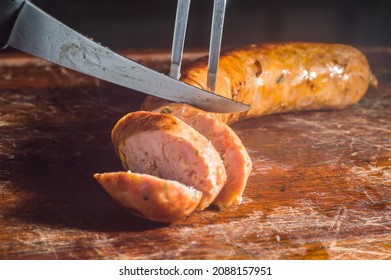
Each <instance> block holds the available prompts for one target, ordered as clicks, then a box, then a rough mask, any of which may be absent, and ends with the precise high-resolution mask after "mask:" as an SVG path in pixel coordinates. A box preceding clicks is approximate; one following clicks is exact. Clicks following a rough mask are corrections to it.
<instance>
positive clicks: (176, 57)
mask: <svg viewBox="0 0 391 280" xmlns="http://www.w3.org/2000/svg"><path fill="white" fill-rule="evenodd" d="M190 1H191V0H178V4H177V11H176V17H175V26H174V36H173V42H172V50H171V66H170V76H171V77H172V78H174V79H179V78H180V75H181V74H180V73H181V65H182V57H183V49H184V43H185V34H186V27H187V21H188V17H189V7H190ZM226 3H227V0H214V3H213V16H212V27H211V33H210V43H209V58H208V74H207V87H208V89H209V90H210V91H212V92H214V91H215V89H216V78H217V71H218V64H219V58H220V50H221V41H222V36H223V26H224V15H225V8H226Z"/></svg>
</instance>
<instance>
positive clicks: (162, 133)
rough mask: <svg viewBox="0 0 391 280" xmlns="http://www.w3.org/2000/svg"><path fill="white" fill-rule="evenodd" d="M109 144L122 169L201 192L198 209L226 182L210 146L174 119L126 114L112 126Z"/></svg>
mask: <svg viewBox="0 0 391 280" xmlns="http://www.w3.org/2000/svg"><path fill="white" fill-rule="evenodd" d="M112 140H113V143H114V147H115V148H116V151H117V154H118V155H119V157H120V159H121V161H122V163H123V165H124V167H125V169H127V170H131V171H133V172H137V173H145V174H150V175H153V176H157V177H160V178H163V179H168V180H175V181H178V182H180V183H183V184H185V185H188V186H192V187H194V188H196V189H197V190H199V191H201V192H202V193H203V195H202V199H201V202H200V204H199V205H198V209H201V210H202V209H205V208H206V207H208V206H209V205H210V204H211V203H212V202H213V201H214V200H215V198H216V196H217V195H218V194H219V192H220V190H221V189H222V187H223V186H224V184H225V182H226V180H227V175H226V171H225V168H224V165H223V162H222V160H221V158H220V156H219V154H218V153H217V151H216V149H215V148H214V147H213V145H212V144H211V143H210V142H209V141H208V140H207V139H206V138H205V137H204V136H202V135H201V134H200V133H198V132H197V131H196V130H194V129H193V128H191V127H190V126H189V125H187V124H186V123H184V122H182V121H181V120H179V119H178V118H176V117H174V116H171V115H167V114H159V113H151V112H144V111H138V112H134V113H130V114H128V115H126V116H125V117H123V118H122V119H120V120H119V121H118V123H117V124H116V125H115V127H114V128H113V130H112Z"/></svg>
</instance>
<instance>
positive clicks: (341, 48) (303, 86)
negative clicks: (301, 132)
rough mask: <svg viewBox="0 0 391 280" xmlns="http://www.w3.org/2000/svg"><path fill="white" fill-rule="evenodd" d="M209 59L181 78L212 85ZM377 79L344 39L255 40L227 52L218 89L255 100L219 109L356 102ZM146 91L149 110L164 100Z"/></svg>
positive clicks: (251, 113)
mask: <svg viewBox="0 0 391 280" xmlns="http://www.w3.org/2000/svg"><path fill="white" fill-rule="evenodd" d="M206 76H207V59H206V58H202V59H199V60H197V61H195V62H193V63H191V64H190V65H188V67H187V68H186V69H185V70H184V72H183V73H182V78H181V79H182V80H183V81H184V82H186V83H188V84H191V85H194V86H196V87H199V88H203V89H207V86H206ZM370 83H371V84H374V85H376V83H377V81H376V78H375V77H374V76H372V75H371V72H370V67H369V64H368V61H367V59H366V57H365V56H364V55H363V54H362V53H361V52H360V51H359V50H357V49H355V48H353V47H351V46H347V45H339V44H320V43H283V44H263V45H251V46H249V47H247V48H244V49H239V50H232V51H227V52H224V53H222V55H221V57H220V62H219V72H218V75H217V83H216V93H217V94H219V95H222V96H225V97H228V98H231V99H234V100H237V101H240V102H244V103H247V104H250V105H251V109H250V110H248V111H246V112H243V113H235V114H219V115H218V116H219V118H221V119H222V120H223V121H225V122H227V123H229V124H232V123H234V122H236V121H238V120H240V119H244V118H253V117H259V116H263V115H267V114H273V113H280V112H292V111H303V110H320V109H341V108H344V107H346V106H348V105H351V104H354V103H356V102H357V101H359V100H360V98H361V97H362V96H363V95H364V94H365V92H366V91H367V88H368V85H369V84H370ZM162 105H163V104H162V101H160V100H158V99H157V98H152V97H147V98H146V100H145V102H144V103H143V105H142V108H143V109H144V110H151V109H154V108H156V107H160V106H162Z"/></svg>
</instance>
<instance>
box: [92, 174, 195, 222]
mask: <svg viewBox="0 0 391 280" xmlns="http://www.w3.org/2000/svg"><path fill="white" fill-rule="evenodd" d="M94 178H95V179H96V180H97V181H98V182H99V183H100V184H101V185H102V187H103V188H104V189H105V190H106V191H107V192H108V193H109V194H110V195H111V197H112V198H113V199H114V200H115V201H116V202H117V203H119V204H120V205H121V206H122V207H124V208H125V209H126V210H128V211H130V212H131V213H132V214H134V215H137V216H139V217H143V218H146V219H149V220H152V221H156V222H163V223H171V222H174V221H175V220H178V219H182V218H185V217H187V216H188V215H189V214H190V213H191V212H193V211H194V209H195V208H196V207H197V205H198V204H199V202H200V201H201V197H202V193H201V192H200V191H197V190H196V189H194V188H191V187H188V186H185V185H183V184H181V183H179V182H176V181H171V180H164V179H161V178H158V177H155V176H151V175H147V174H137V173H132V172H125V171H123V172H108V173H101V174H98V173H97V174H95V175H94Z"/></svg>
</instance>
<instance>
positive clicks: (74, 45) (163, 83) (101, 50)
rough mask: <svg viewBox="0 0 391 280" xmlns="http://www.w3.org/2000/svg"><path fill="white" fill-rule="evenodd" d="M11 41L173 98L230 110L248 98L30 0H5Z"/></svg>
mask: <svg viewBox="0 0 391 280" xmlns="http://www.w3.org/2000/svg"><path fill="white" fill-rule="evenodd" d="M7 45H8V46H12V47H14V48H15V49H18V50H20V51H22V52H25V53H28V54H30V55H33V56H36V57H39V58H42V59H45V60H47V61H50V62H52V63H54V64H58V65H61V66H63V67H66V68H69V69H72V70H75V71H78V72H81V73H84V74H87V75H90V76H93V77H96V78H99V79H102V80H105V81H108V82H111V83H114V84H117V85H121V86H124V87H127V88H131V89H133V90H137V91H140V92H143V93H146V94H149V95H154V96H158V97H160V98H164V99H167V100H170V101H174V102H183V103H188V104H191V105H193V106H195V107H199V108H201V109H204V110H207V111H212V112H217V113H230V112H241V111H245V110H248V109H249V108H250V107H249V106H248V105H246V104H243V103H240V102H237V101H234V100H231V99H228V98H225V97H222V96H219V95H217V94H214V93H212V92H208V91H204V90H201V89H199V88H196V87H193V86H191V85H188V84H186V83H183V82H181V81H178V80H176V79H173V78H171V77H169V76H166V75H164V74H161V73H158V72H156V71H153V70H151V69H149V68H147V67H145V66H143V65H141V64H138V63H136V62H134V61H132V60H130V59H128V58H126V57H124V56H122V55H120V54H118V53H115V52H113V51H111V50H110V49H108V48H107V47H104V46H102V45H101V44H99V43H97V42H94V41H93V40H91V39H89V38H87V37H85V36H83V35H81V34H80V33H78V32H76V31H75V30H73V29H71V28H69V27H68V26H66V25H64V24H63V23H61V22H59V21H58V20H56V19H55V18H53V17H51V16H50V15H48V14H47V13H45V12H44V11H43V10H41V9H40V8H38V7H37V6H35V5H34V4H33V3H31V2H30V1H27V0H0V48H1V47H3V48H5V47H6V46H7Z"/></svg>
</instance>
